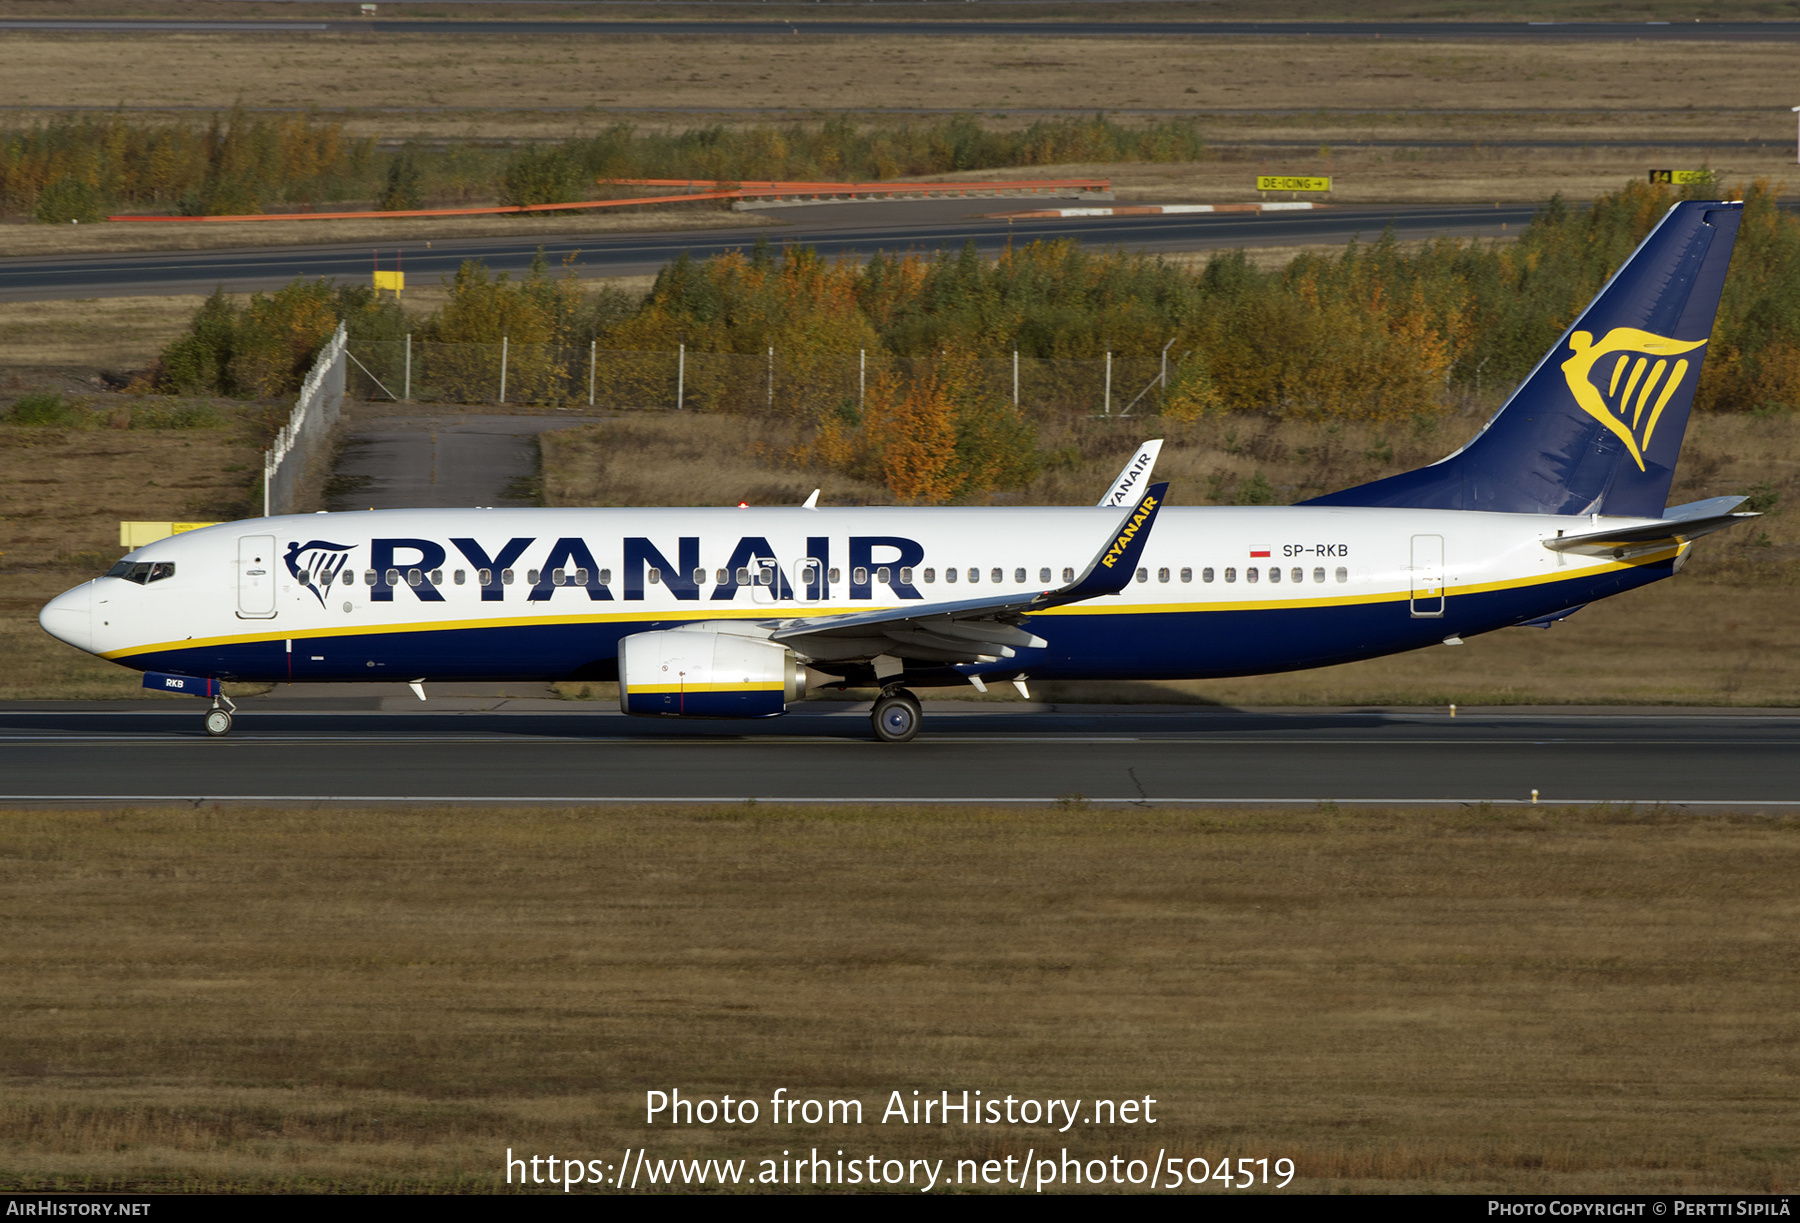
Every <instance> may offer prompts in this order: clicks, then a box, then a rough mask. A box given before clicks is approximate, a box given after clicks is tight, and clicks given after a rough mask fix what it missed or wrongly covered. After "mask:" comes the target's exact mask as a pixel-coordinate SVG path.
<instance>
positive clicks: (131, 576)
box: [106, 561, 175, 586]
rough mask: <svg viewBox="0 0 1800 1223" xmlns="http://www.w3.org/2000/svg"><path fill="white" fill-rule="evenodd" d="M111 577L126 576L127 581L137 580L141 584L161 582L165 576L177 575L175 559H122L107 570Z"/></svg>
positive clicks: (107, 574)
mask: <svg viewBox="0 0 1800 1223" xmlns="http://www.w3.org/2000/svg"><path fill="white" fill-rule="evenodd" d="M106 576H107V577H109V578H124V579H125V580H126V581H127V582H136V583H137V584H138V585H139V586H142V585H144V584H145V583H146V582H160V581H162V580H163V579H164V578H172V577H174V576H175V562H174V561H120V562H119V563H118V564H116V565H114V566H113V567H112V568H111V569H108V570H107V571H106Z"/></svg>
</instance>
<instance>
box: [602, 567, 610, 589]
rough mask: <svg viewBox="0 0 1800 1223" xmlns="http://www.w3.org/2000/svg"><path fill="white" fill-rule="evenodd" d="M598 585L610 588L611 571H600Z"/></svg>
mask: <svg viewBox="0 0 1800 1223" xmlns="http://www.w3.org/2000/svg"><path fill="white" fill-rule="evenodd" d="M600 584H601V585H602V586H610V585H612V570H610V569H602V570H601V571H600Z"/></svg>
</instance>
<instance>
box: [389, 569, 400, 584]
mask: <svg viewBox="0 0 1800 1223" xmlns="http://www.w3.org/2000/svg"><path fill="white" fill-rule="evenodd" d="M387 584H388V585H389V586H398V585H399V584H400V571H399V570H398V569H390V570H388V571H387Z"/></svg>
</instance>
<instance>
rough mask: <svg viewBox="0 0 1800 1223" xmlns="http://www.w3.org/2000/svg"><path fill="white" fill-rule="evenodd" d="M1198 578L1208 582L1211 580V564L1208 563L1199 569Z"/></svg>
mask: <svg viewBox="0 0 1800 1223" xmlns="http://www.w3.org/2000/svg"><path fill="white" fill-rule="evenodd" d="M1200 580H1201V581H1202V582H1210V581H1212V580H1213V571H1212V566H1210V565H1209V566H1207V567H1206V568H1205V569H1202V570H1201V571H1200Z"/></svg>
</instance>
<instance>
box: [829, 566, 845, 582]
mask: <svg viewBox="0 0 1800 1223" xmlns="http://www.w3.org/2000/svg"><path fill="white" fill-rule="evenodd" d="M842 572H843V571H842V570H840V569H833V570H832V571H831V573H830V574H829V575H828V576H829V577H830V579H831V581H832V584H833V585H835V584H837V583H838V582H841V581H843V580H844V579H843V578H842V577H841V576H839V575H840V574H841V573H842Z"/></svg>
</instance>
